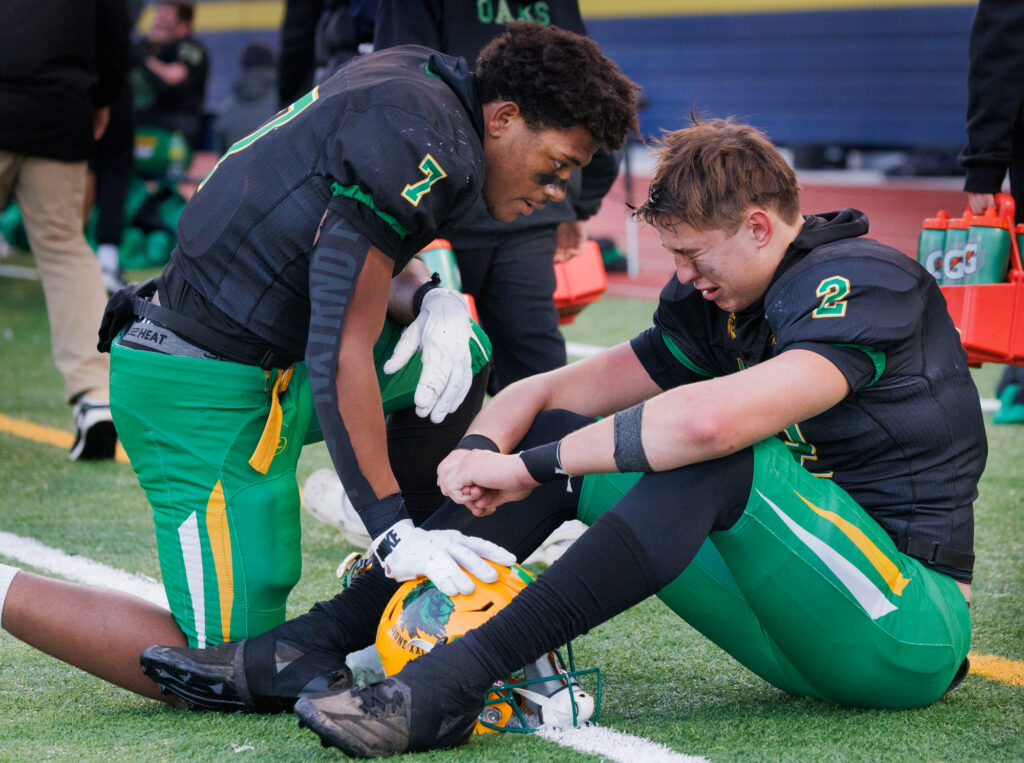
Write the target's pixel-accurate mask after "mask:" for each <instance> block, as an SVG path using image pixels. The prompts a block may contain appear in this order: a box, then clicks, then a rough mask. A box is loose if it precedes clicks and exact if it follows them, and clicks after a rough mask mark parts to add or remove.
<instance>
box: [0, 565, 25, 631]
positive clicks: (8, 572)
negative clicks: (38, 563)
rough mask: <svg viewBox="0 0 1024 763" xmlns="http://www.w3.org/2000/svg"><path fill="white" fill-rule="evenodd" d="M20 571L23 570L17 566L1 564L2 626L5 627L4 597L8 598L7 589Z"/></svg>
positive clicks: (0, 623)
mask: <svg viewBox="0 0 1024 763" xmlns="http://www.w3.org/2000/svg"><path fill="white" fill-rule="evenodd" d="M19 572H21V570H20V569H18V568H17V567H11V566H10V565H9V564H0V628H3V627H4V599H6V598H7V589H8V588H10V587H11V581H12V580H14V576H15V575H17V574H18V573H19Z"/></svg>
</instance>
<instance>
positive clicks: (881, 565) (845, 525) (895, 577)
mask: <svg viewBox="0 0 1024 763" xmlns="http://www.w3.org/2000/svg"><path fill="white" fill-rule="evenodd" d="M797 496H798V497H799V498H800V500H801V501H803V502H804V503H806V504H807V505H808V506H809V507H810V509H811V511H813V512H814V513H815V514H818V515H819V516H822V517H824V518H825V519H827V520H828V521H829V522H831V523H832V524H834V525H835V526H836V527H838V528H839V529H840V530H841V531H842V533H843V535H845V536H846V537H847V538H849V539H850V540H851V541H853V543H854V545H856V546H857V548H859V549H860V550H861V552H862V553H863V554H864V556H866V557H867V558H868V561H869V562H871V566H872V567H874V568H875V569H876V570H878V574H880V575H881V576H882V579H883V580H885V583H886V585H888V586H889V590H891V591H892V592H893V593H894V594H896V595H897V596H902V595H903V589H904V588H906V587H907V583H909V582H910V579H909V578H905V577H903V575H901V574H900V571H899V569H898V568H897V567H896V565H895V564H893V561H892V560H891V559H890V558H889V557H887V556H886V555H885V554H883V553H882V552H881V550H880V549H879V548H878V546H876V545H875V544H874V543H872V542H871V539H870V538H868V536H867V535H865V534H864V531H863V530H861V529H860V528H859V527H857V526H856V525H854V524H851V523H850V522H848V521H846V520H845V519H843V518H842V517H841V516H839V515H838V514H836V513H834V512H831V511H826V510H825V509H819V508H818V507H817V506H815V505H814V504H813V503H811V502H810V501H808V500H807V499H806V498H804V497H803V496H802V495H800V494H799V493H797Z"/></svg>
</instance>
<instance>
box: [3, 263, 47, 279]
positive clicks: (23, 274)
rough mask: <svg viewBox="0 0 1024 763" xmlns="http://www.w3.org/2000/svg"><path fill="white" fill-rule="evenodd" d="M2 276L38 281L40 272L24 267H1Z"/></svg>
mask: <svg viewBox="0 0 1024 763" xmlns="http://www.w3.org/2000/svg"><path fill="white" fill-rule="evenodd" d="M0 276H7V277H8V278H22V279H24V280H26V281H38V280H39V271H38V270H36V269H35V268H28V267H25V266H23V265H0Z"/></svg>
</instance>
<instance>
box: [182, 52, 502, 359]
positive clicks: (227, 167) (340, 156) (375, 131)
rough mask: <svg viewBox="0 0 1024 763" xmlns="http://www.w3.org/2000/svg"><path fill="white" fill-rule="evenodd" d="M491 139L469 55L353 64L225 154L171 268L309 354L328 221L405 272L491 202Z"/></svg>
mask: <svg viewBox="0 0 1024 763" xmlns="http://www.w3.org/2000/svg"><path fill="white" fill-rule="evenodd" d="M482 130H483V115H482V111H481V108H480V104H479V103H478V101H477V99H476V96H475V93H474V90H473V85H472V76H471V75H470V73H469V72H468V70H467V68H466V63H465V61H464V60H463V59H457V58H452V57H450V56H444V55H442V54H440V53H435V52H433V51H430V50H428V49H427V48H423V47H419V46H413V45H407V46H402V47H398V48H392V49H389V50H386V51H380V52H378V53H374V54H371V55H368V56H361V57H359V58H356V59H353V60H352V61H351V62H350V63H348V64H347V65H345V66H343V67H341V69H339V70H338V72H337V73H335V74H334V75H333V76H332V77H331V78H330V79H328V80H327V81H325V82H324V83H323V84H321V85H319V86H318V87H316V88H314V90H313V91H312V92H310V93H308V94H307V95H305V96H304V97H302V98H300V99H299V100H298V101H296V102H295V103H294V104H292V105H291V106H289V107H288V108H287V109H284V110H282V111H281V112H280V113H278V114H277V115H276V116H275V117H274V118H272V119H270V120H269V121H268V122H266V123H265V124H264V125H263V126H261V127H260V128H259V129H257V130H255V131H254V132H253V133H251V134H250V135H248V136H246V137H245V138H243V139H242V140H240V141H239V142H238V143H236V144H234V145H233V146H232V147H231V148H230V149H229V150H228V151H227V153H225V154H224V156H222V157H221V159H220V160H219V161H218V162H217V164H216V166H215V167H214V169H213V170H212V171H211V172H210V173H209V175H207V177H206V178H205V179H204V180H203V181H202V183H201V184H200V186H199V189H198V191H197V192H196V194H195V195H194V196H193V198H192V199H191V200H190V201H189V204H188V205H187V207H186V208H185V211H184V213H183V214H182V216H181V220H180V222H179V225H178V248H177V249H176V250H175V252H174V253H173V255H172V261H173V265H174V267H175V268H176V269H177V270H178V272H179V273H180V274H181V276H182V277H183V278H184V279H185V280H186V281H187V282H188V283H189V284H190V285H191V286H192V287H193V288H194V289H196V290H197V291H198V292H199V293H200V294H201V295H202V297H204V298H205V299H206V300H207V301H209V302H210V303H212V304H213V305H214V306H215V307H216V308H218V309H219V310H220V311H222V312H223V313H225V314H226V315H227V316H228V317H229V318H231V319H233V320H235V321H237V322H238V323H240V324H241V325H242V326H244V327H245V328H246V329H248V330H249V331H251V332H253V333H254V334H256V335H257V336H259V337H261V338H262V339H264V340H266V341H267V342H270V343H272V344H273V345H275V346H277V347H279V348H281V349H282V350H285V351H288V352H290V353H291V354H292V355H293V356H295V357H302V353H303V348H304V347H305V342H306V335H307V330H308V322H309V312H310V305H309V284H308V281H309V253H310V251H311V250H312V248H313V242H314V240H315V238H316V235H317V228H318V226H319V224H320V221H321V219H322V218H323V215H324V212H325V211H326V210H327V209H328V208H330V209H332V210H333V211H335V212H337V213H339V214H340V215H341V216H342V217H344V218H345V219H346V220H347V221H348V222H349V223H350V224H351V225H352V226H353V227H354V228H355V229H356V230H357V231H359V233H361V234H363V235H364V236H366V238H367V239H368V240H369V241H370V242H371V243H372V244H373V245H374V246H376V247H377V248H379V249H381V250H382V251H383V252H385V253H386V254H387V255H389V256H390V257H392V258H393V259H394V260H395V272H396V273H397V272H398V271H400V270H401V269H402V268H403V267H404V266H405V264H406V263H407V262H408V261H409V260H410V259H411V258H412V256H413V255H414V254H415V253H416V252H417V251H419V250H420V249H421V248H422V247H423V246H425V245H426V244H427V243H429V242H430V241H431V240H432V239H433V238H435V236H436V233H437V231H438V230H439V229H440V228H441V227H442V226H444V225H445V224H446V223H448V222H449V221H454V220H457V219H459V218H461V217H463V216H464V215H465V214H466V212H467V211H468V209H469V208H470V206H471V205H472V203H473V201H474V200H475V199H476V197H477V196H478V195H479V192H480V188H481V187H482V184H483V165H484V162H483V147H482V144H481V135H482Z"/></svg>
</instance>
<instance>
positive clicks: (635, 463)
mask: <svg viewBox="0 0 1024 763" xmlns="http://www.w3.org/2000/svg"><path fill="white" fill-rule="evenodd" d="M645 402H646V401H645ZM643 413H644V403H640V404H639V405H634V406H633V407H632V408H627V409H626V410H624V411H619V412H618V413H616V414H615V417H614V418H613V419H612V422H613V424H614V426H615V429H614V434H613V438H614V440H613V441H614V444H615V468H616V469H618V470H619V471H620V472H651V471H654V470H653V469H652V468H651V464H650V462H649V461H648V460H647V454H646V453H645V452H644V442H643V438H642V437H641V428H640V422H641V419H642V417H643Z"/></svg>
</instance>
